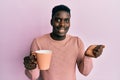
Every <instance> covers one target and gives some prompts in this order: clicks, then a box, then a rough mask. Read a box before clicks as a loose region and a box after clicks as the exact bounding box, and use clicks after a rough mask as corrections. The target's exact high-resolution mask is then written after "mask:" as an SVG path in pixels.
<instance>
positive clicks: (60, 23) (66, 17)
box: [51, 11, 70, 37]
mask: <svg viewBox="0 0 120 80" xmlns="http://www.w3.org/2000/svg"><path fill="white" fill-rule="evenodd" d="M51 25H52V26H53V33H54V34H55V35H57V36H60V37H62V36H65V35H66V33H67V32H68V30H69V27H70V14H69V13H68V12H66V11H58V12H57V13H56V14H55V15H54V17H53V18H52V20H51Z"/></svg>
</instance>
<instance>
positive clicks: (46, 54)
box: [35, 50, 52, 70]
mask: <svg viewBox="0 0 120 80" xmlns="http://www.w3.org/2000/svg"><path fill="white" fill-rule="evenodd" d="M35 53H36V57H37V63H38V68H39V69H40V70H48V69H49V67H50V62H51V56H52V51H51V50H37V51H35Z"/></svg>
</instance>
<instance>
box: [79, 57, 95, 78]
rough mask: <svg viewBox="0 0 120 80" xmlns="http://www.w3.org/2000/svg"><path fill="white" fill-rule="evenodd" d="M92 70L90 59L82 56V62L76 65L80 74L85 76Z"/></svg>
mask: <svg viewBox="0 0 120 80" xmlns="http://www.w3.org/2000/svg"><path fill="white" fill-rule="evenodd" d="M92 68H93V63H92V59H91V58H90V57H87V56H84V58H83V60H82V61H81V62H80V64H78V69H79V71H80V73H82V74H83V75H84V76H87V75H88V74H89V73H90V72H91V70H92Z"/></svg>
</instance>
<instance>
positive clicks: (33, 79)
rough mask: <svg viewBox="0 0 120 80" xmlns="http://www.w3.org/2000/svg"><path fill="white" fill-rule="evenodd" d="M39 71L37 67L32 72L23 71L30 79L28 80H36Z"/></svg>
mask: <svg viewBox="0 0 120 80" xmlns="http://www.w3.org/2000/svg"><path fill="white" fill-rule="evenodd" d="M39 71H40V70H39V69H38V67H37V68H36V69H33V70H27V69H26V70H25V74H26V76H27V77H28V78H30V80H37V79H38V77H39V75H40V72H39Z"/></svg>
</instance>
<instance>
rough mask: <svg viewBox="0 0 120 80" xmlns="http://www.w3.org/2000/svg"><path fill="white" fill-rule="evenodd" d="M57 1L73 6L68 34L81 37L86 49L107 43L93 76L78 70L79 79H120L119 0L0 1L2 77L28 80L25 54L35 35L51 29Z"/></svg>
mask: <svg viewBox="0 0 120 80" xmlns="http://www.w3.org/2000/svg"><path fill="white" fill-rule="evenodd" d="M57 4H66V5H68V6H69V7H70V8H71V10H72V12H71V13H72V18H71V28H70V31H69V33H70V34H72V35H77V36H79V37H81V38H82V40H83V41H84V43H85V48H87V47H88V46H89V45H90V44H105V45H106V48H105V49H104V52H103V55H102V56H100V57H99V58H97V59H93V61H94V68H93V70H92V72H91V73H90V75H88V76H87V77H85V76H83V75H81V74H80V73H79V72H78V71H77V80H120V76H119V73H120V62H119V61H120V57H119V56H120V51H119V49H120V47H119V46H120V36H119V34H120V0H0V54H1V55H0V80H29V79H28V78H27V77H26V76H25V74H24V66H23V57H24V56H26V55H28V54H29V50H30V49H29V47H30V44H31V42H32V40H33V38H35V37H37V36H41V35H43V34H45V33H48V32H51V29H52V28H51V25H50V18H51V9H52V8H53V6H55V5H57Z"/></svg>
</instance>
